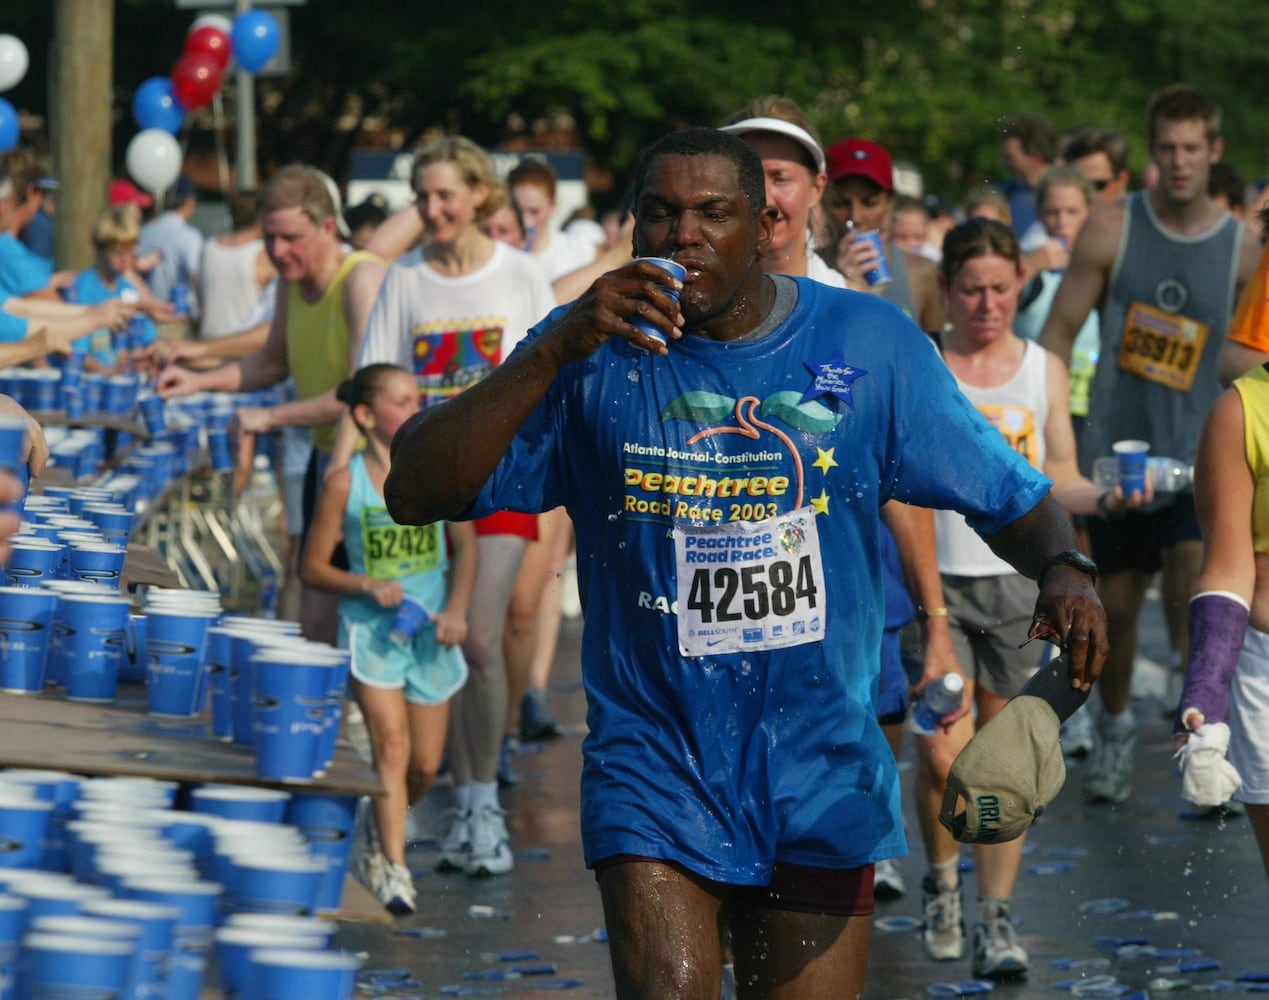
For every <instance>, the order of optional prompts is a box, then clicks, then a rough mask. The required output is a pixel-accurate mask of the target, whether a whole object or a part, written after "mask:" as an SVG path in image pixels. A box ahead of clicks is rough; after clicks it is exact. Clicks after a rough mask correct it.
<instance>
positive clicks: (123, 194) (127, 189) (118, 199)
mask: <svg viewBox="0 0 1269 1000" xmlns="http://www.w3.org/2000/svg"><path fill="white" fill-rule="evenodd" d="M130 201H135V202H136V203H137V204H138V205H140V206H141V207H142V208H149V207H150V206H151V205H153V204H154V199H153V198H151V197H150V196H149V195H148V194H146V193H145V192H144V191H142V190H141V189H140V188H139V187H137V186H136V185H135V184H133V183H132V181H126V180H117V181H111V182H110V204H111V205H126V204H128V202H130Z"/></svg>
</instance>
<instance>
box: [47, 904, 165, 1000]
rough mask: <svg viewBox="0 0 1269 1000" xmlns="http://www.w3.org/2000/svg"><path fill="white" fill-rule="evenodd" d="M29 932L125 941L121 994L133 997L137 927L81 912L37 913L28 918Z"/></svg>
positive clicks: (137, 966) (138, 956)
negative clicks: (127, 959) (126, 953)
mask: <svg viewBox="0 0 1269 1000" xmlns="http://www.w3.org/2000/svg"><path fill="white" fill-rule="evenodd" d="M29 933H31V934H59V935H64V936H66V937H73V938H80V939H84V940H90V941H113V942H115V943H117V944H123V945H127V947H128V950H129V953H130V956H131V962H130V964H129V969H128V982H127V986H126V987H125V990H124V996H125V997H127V998H134V997H136V996H137V988H138V986H139V984H140V982H141V979H142V975H143V973H142V968H141V928H139V927H137V926H136V925H134V924H125V923H120V922H119V921H117V920H107V919H104V918H102V917H90V916H85V915H82V914H81V915H79V916H73V917H38V918H36V919H35V920H33V921H31V926H30V928H29Z"/></svg>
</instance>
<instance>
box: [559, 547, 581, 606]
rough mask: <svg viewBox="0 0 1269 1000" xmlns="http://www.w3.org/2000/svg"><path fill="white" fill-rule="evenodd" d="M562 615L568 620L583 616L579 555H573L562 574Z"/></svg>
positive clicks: (567, 560) (566, 561)
mask: <svg viewBox="0 0 1269 1000" xmlns="http://www.w3.org/2000/svg"><path fill="white" fill-rule="evenodd" d="M560 613H561V614H562V615H563V616H564V617H565V618H568V619H570V620H571V619H573V618H580V617H581V616H582V598H581V594H579V593H578V590H577V554H576V553H572V554H571V555H569V557H568V559H566V560H565V562H564V569H563V571H562V572H561V573H560Z"/></svg>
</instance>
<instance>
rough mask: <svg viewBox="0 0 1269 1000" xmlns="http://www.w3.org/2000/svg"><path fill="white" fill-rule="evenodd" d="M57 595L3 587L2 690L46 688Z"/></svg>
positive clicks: (0, 634)
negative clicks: (45, 681)
mask: <svg viewBox="0 0 1269 1000" xmlns="http://www.w3.org/2000/svg"><path fill="white" fill-rule="evenodd" d="M56 610H57V594H55V593H53V591H51V590H42V589H38V588H35V587H0V691H18V692H37V691H42V690H44V679H45V674H46V672H47V670H48V662H49V657H50V655H51V654H52V637H53V615H54V612H55V611H56Z"/></svg>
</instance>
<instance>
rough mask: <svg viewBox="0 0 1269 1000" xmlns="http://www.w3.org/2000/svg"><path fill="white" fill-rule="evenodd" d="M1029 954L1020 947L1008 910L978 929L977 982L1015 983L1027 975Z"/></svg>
mask: <svg viewBox="0 0 1269 1000" xmlns="http://www.w3.org/2000/svg"><path fill="white" fill-rule="evenodd" d="M1028 962H1029V959H1028V957H1027V950H1026V949H1025V948H1023V947H1022V945H1020V944H1019V943H1018V933H1017V931H1015V930H1014V927H1013V921H1012V920H1011V919H1010V918H1009V911H1008V910H1000V911H998V912H997V913H996V915H995V916H994V917H992V918H991V919H990V920H985V921H980V922H979V923H976V924H975V925H974V962H973V973H974V978H975V979H978V978H983V979H1015V978H1020V977H1022V976H1025V975H1026V974H1027V966H1028Z"/></svg>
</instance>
